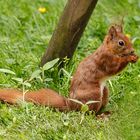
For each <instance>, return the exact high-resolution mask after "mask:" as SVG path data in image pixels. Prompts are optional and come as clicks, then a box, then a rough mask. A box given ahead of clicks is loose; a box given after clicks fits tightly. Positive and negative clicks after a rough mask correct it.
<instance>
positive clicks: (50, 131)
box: [0, 0, 140, 140]
mask: <svg viewBox="0 0 140 140" xmlns="http://www.w3.org/2000/svg"><path fill="white" fill-rule="evenodd" d="M65 3H66V1H65V0H34V1H31V0H20V1H19V0H0V9H1V10H0V60H1V61H0V68H4V69H8V70H11V71H13V72H14V73H15V75H13V74H5V73H2V72H1V73H0V87H1V88H5V87H6V88H7V87H8V88H19V89H22V85H21V84H20V83H19V82H18V81H17V80H15V78H20V80H21V79H23V81H26V80H28V79H30V77H31V75H32V73H33V72H34V71H36V70H37V69H39V67H38V66H39V64H40V60H41V57H42V55H43V53H44V51H45V49H46V47H47V45H48V42H49V39H50V37H51V35H52V33H53V30H54V29H55V26H56V24H57V22H58V19H59V16H60V14H61V12H62V11H63V8H64V5H65ZM39 7H45V8H46V12H45V13H40V12H39V11H38V8H39ZM139 13H140V1H139V0H123V1H121V0H110V1H109V0H99V2H98V4H97V7H96V9H95V11H94V13H93V14H92V17H91V19H90V21H89V24H88V26H87V28H86V30H85V32H84V34H83V36H82V38H81V41H80V43H79V45H78V48H77V50H76V52H75V54H74V57H73V59H72V61H71V62H70V63H69V64H68V65H65V66H64V70H58V69H57V66H55V67H54V68H52V69H50V70H49V71H46V72H45V78H47V79H48V80H47V82H42V81H41V80H39V79H36V80H35V79H34V80H32V81H31V82H30V84H31V86H27V87H26V88H27V89H29V90H34V89H40V88H43V87H49V88H52V89H54V90H56V91H58V92H59V93H60V94H61V95H64V96H68V91H69V82H70V76H71V75H72V73H73V72H74V71H75V69H76V67H77V65H78V63H79V62H80V61H81V60H82V59H83V58H84V57H85V56H87V55H89V54H91V53H92V52H93V51H94V50H95V49H96V48H97V47H99V45H100V44H101V43H102V41H103V38H104V35H105V34H106V32H107V29H108V27H109V25H110V24H111V23H119V22H120V21H121V19H122V17H124V31H125V33H126V34H129V35H130V36H131V38H132V41H133V43H134V48H135V50H136V53H137V54H138V55H139V56H140V49H139V44H140V32H139V31H140V15H139ZM67 62H68V60H67V59H65V64H67ZM107 85H108V87H109V89H110V98H109V104H108V105H107V107H106V109H105V110H110V111H112V115H111V117H110V118H109V120H107V121H105V120H97V119H96V118H95V115H93V114H91V113H90V112H89V114H88V115H85V116H84V119H83V121H82V123H80V121H81V119H82V116H83V114H82V113H81V112H68V113H62V112H59V111H57V110H53V109H50V108H47V107H43V106H36V105H33V104H31V103H23V104H22V105H21V106H11V105H8V104H2V103H1V104H0V140H15V139H16V140H42V139H45V140H62V139H63V140H85V139H87V140H139V139H140V100H139V99H140V61H138V62H137V63H136V64H129V65H128V66H127V68H126V69H125V70H124V71H123V72H122V73H121V74H119V75H117V76H115V77H113V78H112V79H111V80H110V81H109V82H108V83H107Z"/></svg>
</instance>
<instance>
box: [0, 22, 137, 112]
mask: <svg viewBox="0 0 140 140" xmlns="http://www.w3.org/2000/svg"><path fill="white" fill-rule="evenodd" d="M137 60H138V56H136V55H135V54H134V49H133V48H132V44H131V41H130V40H129V38H127V37H126V36H125V35H124V34H123V31H122V27H121V26H119V25H114V26H112V27H111V28H110V29H109V32H108V34H107V35H106V37H105V39H104V42H103V44H102V45H101V46H100V47H99V48H98V49H97V50H96V51H95V52H94V53H93V54H91V55H90V56H88V57H87V58H85V59H84V60H83V61H82V62H81V63H80V64H79V66H78V68H77V70H76V72H75V74H74V76H73V78H72V80H71V85H70V94H69V98H72V99H76V100H79V101H81V102H83V103H86V102H88V101H100V102H97V103H92V104H89V109H90V110H93V111H95V112H96V113H97V112H98V111H99V110H100V109H101V108H102V107H104V106H105V105H106V104H107V103H108V96H109V95H108V94H109V93H108V89H107V87H106V85H105V82H106V80H107V79H108V78H109V77H111V76H113V75H115V74H117V73H119V72H120V71H122V70H123V69H124V68H125V67H126V66H127V64H128V63H129V62H130V63H135V62H136V61H137ZM69 98H65V97H63V96H60V95H59V94H58V93H57V92H55V91H53V90H51V89H40V90H38V91H31V92H27V93H26V94H25V101H28V102H33V103H35V104H40V105H45V106H50V107H53V108H57V109H59V110H61V111H65V110H79V109H80V108H81V105H80V104H78V103H76V102H74V101H72V100H69ZM22 99H23V95H22V92H20V91H18V90H13V89H0V100H1V101H4V102H8V103H10V104H16V103H18V101H19V100H22Z"/></svg>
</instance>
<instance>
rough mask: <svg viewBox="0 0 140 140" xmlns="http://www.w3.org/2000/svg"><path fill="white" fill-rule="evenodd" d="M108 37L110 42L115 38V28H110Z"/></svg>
mask: <svg viewBox="0 0 140 140" xmlns="http://www.w3.org/2000/svg"><path fill="white" fill-rule="evenodd" d="M108 35H109V36H110V40H112V39H114V38H115V37H116V36H117V30H116V28H115V26H111V27H110V29H109V32H108Z"/></svg>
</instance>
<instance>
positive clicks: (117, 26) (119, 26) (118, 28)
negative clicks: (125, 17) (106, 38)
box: [115, 24, 123, 33]
mask: <svg viewBox="0 0 140 140" xmlns="http://www.w3.org/2000/svg"><path fill="white" fill-rule="evenodd" d="M115 28H116V31H117V32H121V33H122V32H123V28H122V26H121V25H117V24H116V25H115Z"/></svg>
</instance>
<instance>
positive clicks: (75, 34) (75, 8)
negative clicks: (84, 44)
mask: <svg viewBox="0 0 140 140" xmlns="http://www.w3.org/2000/svg"><path fill="white" fill-rule="evenodd" d="M97 1H98V0H68V2H67V4H66V6H65V9H64V12H63V14H62V16H61V18H60V20H59V23H58V25H57V27H56V30H55V31H54V33H53V35H52V38H51V40H50V42H49V45H48V48H47V49H46V52H45V54H44V55H43V57H42V60H41V66H43V65H44V64H45V63H46V62H48V61H51V60H53V59H55V58H64V57H66V56H67V57H68V58H71V57H72V56H73V53H74V51H75V49H76V47H77V45H78V42H79V40H80V38H81V36H82V33H83V31H84V29H85V27H86V25H87V23H88V20H89V18H90V16H91V14H92V11H93V10H94V8H95V6H96V3H97Z"/></svg>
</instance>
